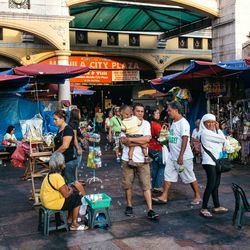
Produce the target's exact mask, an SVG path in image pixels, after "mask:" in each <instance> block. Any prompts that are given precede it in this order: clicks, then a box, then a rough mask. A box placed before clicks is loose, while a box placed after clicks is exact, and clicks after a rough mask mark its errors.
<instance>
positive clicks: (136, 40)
mask: <svg viewBox="0 0 250 250" xmlns="http://www.w3.org/2000/svg"><path fill="white" fill-rule="evenodd" d="M129 46H140V36H139V35H138V34H129Z"/></svg>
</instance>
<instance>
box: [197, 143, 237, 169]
mask: <svg viewBox="0 0 250 250" xmlns="http://www.w3.org/2000/svg"><path fill="white" fill-rule="evenodd" d="M201 146H202V148H203V149H204V151H205V152H206V153H207V154H208V155H209V156H210V157H211V159H212V160H213V161H214V162H215V164H216V165H215V167H216V171H217V172H218V173H224V172H228V171H230V170H231V169H232V167H233V165H232V163H231V161H229V160H228V159H227V158H222V159H218V160H217V159H216V158H215V157H214V155H213V154H212V153H211V152H210V151H209V150H208V149H206V148H205V147H204V146H203V144H202V143H201Z"/></svg>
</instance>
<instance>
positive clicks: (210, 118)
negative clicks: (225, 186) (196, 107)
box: [200, 114, 228, 218]
mask: <svg viewBox="0 0 250 250" xmlns="http://www.w3.org/2000/svg"><path fill="white" fill-rule="evenodd" d="M200 140H201V145H202V147H201V153H202V166H203V168H204V170H205V171H206V175H207V184H206V189H205V192H204V194H203V202H202V209H201V210H200V215H201V216H203V217H205V218H209V217H212V213H210V212H209V211H208V201H209V198H210V196H211V195H212V198H213V203H214V208H213V210H212V212H213V213H226V212H228V209H227V208H224V207H221V206H220V202H219V192H218V189H219V185H220V179H221V173H220V172H219V171H217V169H216V163H215V161H214V160H213V159H212V158H211V157H210V155H209V154H208V153H207V152H208V151H209V152H211V154H212V155H213V156H214V157H215V158H216V159H219V158H221V157H222V150H223V144H224V143H225V136H224V134H223V132H222V131H221V130H219V124H218V122H216V118H215V116H214V115H213V114H206V115H204V116H203V117H202V119H201V122H200Z"/></svg>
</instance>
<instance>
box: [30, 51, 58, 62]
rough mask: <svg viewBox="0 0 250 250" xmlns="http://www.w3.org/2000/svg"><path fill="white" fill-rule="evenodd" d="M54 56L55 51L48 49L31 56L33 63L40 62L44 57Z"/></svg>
mask: <svg viewBox="0 0 250 250" xmlns="http://www.w3.org/2000/svg"><path fill="white" fill-rule="evenodd" d="M54 56H56V51H48V52H43V53H39V54H36V55H33V56H32V62H33V63H40V62H42V61H44V60H46V59H49V58H51V57H54Z"/></svg>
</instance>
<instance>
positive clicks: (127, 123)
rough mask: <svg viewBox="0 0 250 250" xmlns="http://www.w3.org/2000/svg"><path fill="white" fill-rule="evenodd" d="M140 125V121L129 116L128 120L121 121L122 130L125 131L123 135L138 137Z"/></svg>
mask: <svg viewBox="0 0 250 250" xmlns="http://www.w3.org/2000/svg"><path fill="white" fill-rule="evenodd" d="M141 124H142V121H140V120H139V119H138V118H137V117H136V116H134V115H133V116H131V117H129V118H126V119H123V120H122V126H121V128H122V130H125V133H126V134H128V135H139V134H140V132H141V130H140V125H141Z"/></svg>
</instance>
